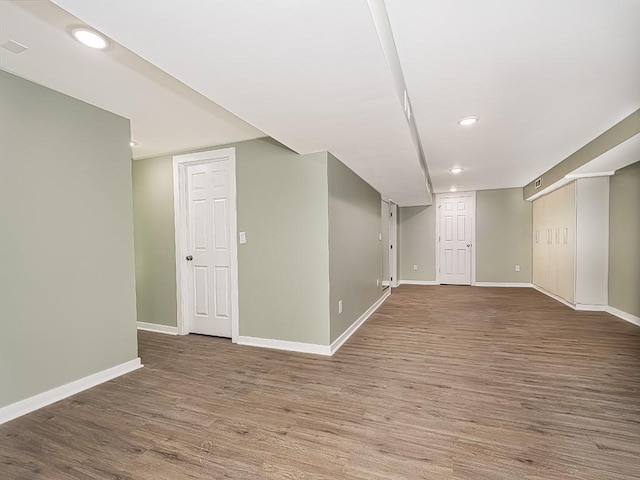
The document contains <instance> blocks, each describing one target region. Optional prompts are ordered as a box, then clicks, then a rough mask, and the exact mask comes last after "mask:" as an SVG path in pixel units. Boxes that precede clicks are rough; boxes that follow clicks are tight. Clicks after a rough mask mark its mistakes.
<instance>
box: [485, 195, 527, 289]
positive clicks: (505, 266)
mask: <svg viewBox="0 0 640 480" xmlns="http://www.w3.org/2000/svg"><path fill="white" fill-rule="evenodd" d="M532 228H533V204H532V202H527V201H525V200H523V198H522V188H506V189H499V190H481V191H478V192H477V193H476V281H477V282H504V283H530V282H531V269H532V249H533V244H532ZM516 264H518V265H520V269H521V270H520V272H516V271H515V265H516Z"/></svg>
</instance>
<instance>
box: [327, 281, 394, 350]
mask: <svg viewBox="0 0 640 480" xmlns="http://www.w3.org/2000/svg"><path fill="white" fill-rule="evenodd" d="M389 295H391V289H388V290H387V291H386V292H384V293H383V294H382V296H381V297H380V298H379V299H378V300H376V302H375V303H374V304H373V305H371V306H370V307H369V308H368V309H367V311H366V312H364V313H363V314H362V315H360V318H358V320H356V321H355V322H354V323H353V324H351V326H350V327H349V328H347V329H346V330H345V331H344V332H343V333H342V335H340V336H339V337H338V338H336V339H335V340H334V341H333V343H332V344H331V346H330V348H329V350H330V353H329V354H330V355H333V354H334V353H336V352H337V351H338V349H339V348H340V347H341V346H342V345H343V344H344V342H346V341H347V340H349V337H351V335H353V334H354V333H356V330H358V329H359V328H360V327H361V326H362V324H363V323H364V322H366V321H367V319H368V318H369V317H370V316H371V315H373V313H374V312H375V311H376V310H377V309H378V308H380V306H381V305H382V304H383V303H384V302H385V300H386V299H387V298H389Z"/></svg>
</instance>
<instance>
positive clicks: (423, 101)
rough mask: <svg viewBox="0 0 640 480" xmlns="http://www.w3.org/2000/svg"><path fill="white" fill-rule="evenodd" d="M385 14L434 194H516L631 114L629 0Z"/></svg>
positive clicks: (639, 76) (555, 0) (435, 0)
mask: <svg viewBox="0 0 640 480" xmlns="http://www.w3.org/2000/svg"><path fill="white" fill-rule="evenodd" d="M386 4H387V9H388V13H389V18H390V22H391V27H392V29H393V32H394V37H395V40H396V46H397V50H398V54H399V57H400V62H401V65H402V69H403V71H404V76H405V80H406V83H407V85H408V90H409V93H410V95H411V99H412V105H413V110H414V114H415V118H416V121H417V124H418V127H419V131H420V136H421V138H422V142H423V145H424V148H425V154H426V158H427V162H428V164H429V171H430V174H431V179H432V181H433V184H434V190H435V191H436V192H439V191H440V192H442V191H446V190H448V189H449V188H450V187H451V186H452V185H456V186H457V187H458V189H459V190H474V189H490V188H501V187H513V186H523V185H525V184H527V183H528V182H530V181H531V180H533V179H534V178H535V177H537V176H539V175H540V174H541V173H543V172H545V171H546V170H547V169H549V168H551V167H552V166H554V165H556V164H557V163H559V162H560V161H562V160H563V159H564V158H566V157H567V156H569V155H570V154H572V153H573V152H575V151H576V150H578V149H579V148H580V147H582V146H583V145H585V144H586V143H588V142H589V141H591V140H592V139H593V138H595V137H596V136H598V135H600V134H601V133H603V132H604V131H605V130H607V129H609V128H610V127H612V126H613V125H614V124H616V123H617V122H619V121H620V120H622V119H623V118H625V117H626V116H627V115H629V114H631V113H632V112H634V111H635V110H636V109H637V108H638V107H640V60H639V59H640V28H639V25H640V2H638V1H637V0H518V1H513V0H483V1H478V0H456V1H451V0H430V1H418V0H386ZM469 115H477V116H479V117H480V120H479V122H478V123H477V124H476V125H474V126H471V127H461V126H459V125H458V124H457V121H458V120H459V119H461V118H463V117H466V116H469ZM453 166H461V167H463V168H464V169H465V170H464V172H463V173H462V174H461V175H457V176H453V175H451V174H450V173H449V172H448V169H449V168H451V167H453Z"/></svg>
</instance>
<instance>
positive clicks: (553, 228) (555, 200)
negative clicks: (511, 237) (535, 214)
mask: <svg viewBox="0 0 640 480" xmlns="http://www.w3.org/2000/svg"><path fill="white" fill-rule="evenodd" d="M559 193H560V192H559V191H558V190H556V191H555V192H552V193H550V194H549V195H547V203H546V205H545V207H546V209H545V216H546V218H547V229H546V236H545V239H546V241H547V249H548V252H549V253H548V259H547V261H548V265H549V267H548V268H549V279H548V281H547V286H548V288H547V290H548V291H550V292H551V293H553V294H554V295H558V244H557V229H558V217H559V209H560V208H562V206H561V205H560V201H559V200H560V196H559Z"/></svg>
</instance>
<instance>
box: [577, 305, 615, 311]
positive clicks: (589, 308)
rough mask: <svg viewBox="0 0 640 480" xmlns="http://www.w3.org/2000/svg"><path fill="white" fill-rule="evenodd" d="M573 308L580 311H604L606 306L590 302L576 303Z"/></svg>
mask: <svg viewBox="0 0 640 480" xmlns="http://www.w3.org/2000/svg"><path fill="white" fill-rule="evenodd" d="M573 309H574V310H578V311H581V312H604V311H605V310H606V309H607V306H606V305H594V304H590V303H576V304H575V306H574V307H573Z"/></svg>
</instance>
